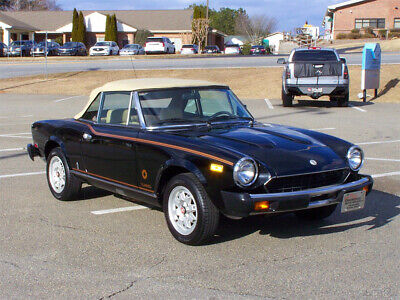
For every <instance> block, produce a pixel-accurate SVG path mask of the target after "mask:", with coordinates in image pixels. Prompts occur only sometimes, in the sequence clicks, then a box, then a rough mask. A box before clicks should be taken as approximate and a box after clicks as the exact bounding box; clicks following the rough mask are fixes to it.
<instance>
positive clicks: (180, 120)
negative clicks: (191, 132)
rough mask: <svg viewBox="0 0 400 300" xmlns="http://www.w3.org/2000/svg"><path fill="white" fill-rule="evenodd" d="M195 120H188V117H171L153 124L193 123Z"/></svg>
mask: <svg viewBox="0 0 400 300" xmlns="http://www.w3.org/2000/svg"><path fill="white" fill-rule="evenodd" d="M194 122H197V121H195V120H188V119H182V118H171V119H166V120H161V121H160V122H157V123H156V124H155V125H165V124H168V123H178V124H182V123H194Z"/></svg>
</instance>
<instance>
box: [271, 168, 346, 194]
mask: <svg viewBox="0 0 400 300" xmlns="http://www.w3.org/2000/svg"><path fill="white" fill-rule="evenodd" d="M348 175H349V170H347V169H342V170H334V171H327V172H320V173H312V174H305V175H296V176H287V177H277V178H273V179H272V180H271V181H270V182H268V183H267V184H266V185H265V189H266V191H267V192H269V193H287V192H295V191H303V190H308V189H314V188H318V187H323V186H328V185H334V184H340V183H343V182H344V181H345V180H346V178H347V176H348Z"/></svg>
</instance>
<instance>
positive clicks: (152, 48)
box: [144, 37, 175, 54]
mask: <svg viewBox="0 0 400 300" xmlns="http://www.w3.org/2000/svg"><path fill="white" fill-rule="evenodd" d="M144 51H146V54H154V53H166V54H168V53H175V45H174V43H173V42H171V41H170V39H169V38H166V37H149V38H147V41H146V44H145V47H144Z"/></svg>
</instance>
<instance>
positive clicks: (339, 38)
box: [336, 32, 347, 40]
mask: <svg viewBox="0 0 400 300" xmlns="http://www.w3.org/2000/svg"><path fill="white" fill-rule="evenodd" d="M336 39H338V40H344V39H347V34H345V33H343V32H341V33H338V34H337V35H336Z"/></svg>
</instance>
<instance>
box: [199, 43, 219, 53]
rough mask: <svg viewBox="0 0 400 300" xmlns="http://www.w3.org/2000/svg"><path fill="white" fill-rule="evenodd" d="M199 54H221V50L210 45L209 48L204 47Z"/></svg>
mask: <svg viewBox="0 0 400 300" xmlns="http://www.w3.org/2000/svg"><path fill="white" fill-rule="evenodd" d="M201 53H203V54H205V53H221V50H220V49H219V47H218V46H217V45H210V46H206V47H205V48H204V50H203V51H202V52H201Z"/></svg>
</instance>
